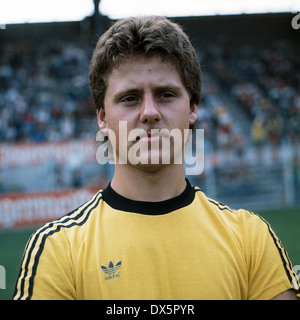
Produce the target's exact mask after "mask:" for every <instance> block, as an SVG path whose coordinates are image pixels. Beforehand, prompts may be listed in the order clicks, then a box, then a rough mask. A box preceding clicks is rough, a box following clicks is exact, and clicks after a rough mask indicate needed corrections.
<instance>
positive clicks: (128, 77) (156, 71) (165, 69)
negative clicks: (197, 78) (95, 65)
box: [107, 55, 183, 85]
mask: <svg viewBox="0 0 300 320" xmlns="http://www.w3.org/2000/svg"><path fill="white" fill-rule="evenodd" d="M170 78H171V79H173V80H174V81H177V82H180V83H181V84H182V85H183V81H182V77H181V73H180V72H179V70H178V68H177V66H176V64H175V63H174V62H173V61H172V60H171V59H165V58H163V57H161V56H159V55H155V56H150V57H148V56H144V55H135V56H131V57H128V58H126V59H123V60H122V61H119V62H118V63H117V64H115V66H114V67H113V69H112V70H111V72H110V74H109V76H108V79H107V80H108V81H107V85H109V84H112V83H113V82H114V83H115V82H116V81H118V82H126V81H134V82H137V83H138V82H144V81H147V80H149V81H151V80H154V81H159V80H161V81H164V80H167V79H170Z"/></svg>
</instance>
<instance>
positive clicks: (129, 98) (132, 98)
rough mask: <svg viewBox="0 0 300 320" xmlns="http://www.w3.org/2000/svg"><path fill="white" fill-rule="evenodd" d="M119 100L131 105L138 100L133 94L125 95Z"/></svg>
mask: <svg viewBox="0 0 300 320" xmlns="http://www.w3.org/2000/svg"><path fill="white" fill-rule="evenodd" d="M121 102H122V103H125V104H128V105H132V104H135V103H137V102H138V98H137V97H135V96H125V97H124V98H122V99H121Z"/></svg>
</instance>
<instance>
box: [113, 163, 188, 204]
mask: <svg viewBox="0 0 300 320" xmlns="http://www.w3.org/2000/svg"><path fill="white" fill-rule="evenodd" d="M111 187H112V188H113V189H114V190H115V191H116V192H117V193H119V194H120V195H122V196H123V197H126V198H128V199H132V200H137V201H164V200H167V199H171V198H174V197H176V196H178V195H179V194H181V193H182V192H183V191H184V189H185V187H186V181H185V177H184V167H183V165H171V166H170V165H168V166H166V167H164V168H160V170H157V171H145V170H141V169H139V168H137V167H136V166H129V165H116V166H115V174H114V177H113V179H112V182H111Z"/></svg>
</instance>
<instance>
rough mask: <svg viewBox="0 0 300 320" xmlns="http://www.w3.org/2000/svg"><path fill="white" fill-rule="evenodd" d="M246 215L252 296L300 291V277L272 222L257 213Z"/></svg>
mask: <svg viewBox="0 0 300 320" xmlns="http://www.w3.org/2000/svg"><path fill="white" fill-rule="evenodd" d="M246 217H247V218H246V219H245V221H244V225H245V228H246V229H247V230H246V232H245V233H246V234H247V235H248V239H247V240H246V241H248V243H247V248H248V250H247V261H248V270H249V272H248V277H249V279H248V299H249V300H269V299H272V298H273V297H275V296H276V295H278V294H280V293H282V292H284V291H286V290H289V289H295V290H298V291H299V279H298V278H297V275H296V273H295V272H294V271H293V266H292V264H291V261H290V259H289V257H288V254H287V252H286V250H285V249H284V248H283V246H282V243H281V241H280V240H279V238H278V237H277V235H276V234H275V232H274V231H273V229H272V228H271V226H270V224H269V223H268V222H267V221H266V220H264V219H263V218H262V217H260V216H259V215H256V214H253V213H248V214H247V215H246Z"/></svg>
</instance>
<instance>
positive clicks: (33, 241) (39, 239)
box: [28, 190, 102, 249]
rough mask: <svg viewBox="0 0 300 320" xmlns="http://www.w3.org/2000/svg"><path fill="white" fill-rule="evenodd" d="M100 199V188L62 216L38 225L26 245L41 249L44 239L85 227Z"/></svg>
mask: <svg viewBox="0 0 300 320" xmlns="http://www.w3.org/2000/svg"><path fill="white" fill-rule="evenodd" d="M101 199H102V190H100V191H99V192H97V193H96V194H95V195H94V196H93V197H92V198H91V199H90V200H88V201H86V202H85V203H83V204H82V205H80V206H79V207H77V208H76V209H74V210H72V211H71V212H69V213H67V214H65V215H63V216H62V217H60V218H58V219H56V220H53V221H51V222H48V223H46V224H45V225H43V226H42V227H40V228H39V229H38V230H37V231H36V232H35V233H34V234H33V235H32V236H31V238H30V240H29V242H28V245H31V246H36V245H37V244H38V246H39V247H40V248H41V249H42V248H43V247H44V244H45V242H46V240H48V239H57V238H59V239H60V240H61V239H62V238H63V237H66V235H67V236H68V235H69V234H71V233H72V232H73V231H74V230H81V229H80V228H75V227H82V228H85V226H86V224H88V223H89V220H90V219H91V218H92V216H93V213H94V212H95V209H96V208H97V206H98V205H99V203H100V201H101Z"/></svg>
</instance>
